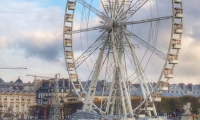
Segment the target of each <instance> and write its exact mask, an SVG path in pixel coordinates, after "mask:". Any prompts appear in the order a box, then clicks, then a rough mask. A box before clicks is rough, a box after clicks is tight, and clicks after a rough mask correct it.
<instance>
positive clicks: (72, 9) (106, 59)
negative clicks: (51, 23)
mask: <svg viewBox="0 0 200 120" xmlns="http://www.w3.org/2000/svg"><path fill="white" fill-rule="evenodd" d="M165 2H166V3H165ZM182 23H183V6H182V0H171V1H160V0H68V1H67V5H66V10H65V18H64V30H63V38H64V40H63V43H64V52H65V61H66V68H67V71H68V74H69V79H70V81H71V85H72V87H73V92H75V93H76V94H77V95H78V97H79V99H80V100H81V101H83V103H84V106H83V109H82V112H84V113H85V112H87V113H91V114H92V113H95V114H98V115H101V116H102V117H105V118H106V117H112V118H114V117H116V116H117V118H125V119H135V118H142V117H146V116H148V117H149V118H151V117H155V118H157V117H158V114H157V112H156V108H155V105H154V102H159V101H161V97H160V93H161V92H162V91H165V90H168V84H169V80H170V79H171V78H173V74H174V67H175V65H176V64H177V63H178V54H179V50H180V49H181V35H182V32H183V25H182ZM154 82H155V83H156V84H154ZM138 92H139V93H141V95H140V96H141V100H140V102H139V104H134V105H133V102H132V100H131V98H132V97H133V96H134V95H136V94H137V93H138ZM96 96H98V98H97V97H96ZM96 99H98V100H99V101H100V102H99V103H96V102H95V100H96ZM84 113H82V115H85V114H84ZM80 116H81V115H80V114H79V117H80ZM88 116H89V115H88ZM107 119H110V118H107Z"/></svg>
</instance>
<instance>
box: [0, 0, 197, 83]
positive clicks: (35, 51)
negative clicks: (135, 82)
mask: <svg viewBox="0 0 200 120" xmlns="http://www.w3.org/2000/svg"><path fill="white" fill-rule="evenodd" d="M66 1H67V0H59V1H55V0H9V1H8V0H0V18H1V19H0V55H1V57H0V66H8V67H10V66H14V67H26V68H28V69H26V70H15V69H10V70H4V69H0V78H2V79H3V80H5V81H7V82H9V81H15V80H17V79H18V76H20V78H21V79H22V80H23V81H25V82H28V81H30V82H32V81H33V79H34V77H28V76H26V74H34V75H40V76H48V77H54V75H55V74H57V73H60V74H61V77H62V78H68V73H67V71H66V67H65V61H64V53H63V38H62V37H63V36H62V34H63V33H62V32H63V19H64V11H65V7H66ZM199 4H200V1H199V0H192V1H187V0H183V5H184V24H183V25H184V33H183V36H182V49H181V50H180V54H179V64H178V65H177V66H176V67H175V71H174V78H173V79H171V80H170V83H186V84H187V83H193V84H200V55H199V52H200V34H199V31H200V15H199V14H200V9H199ZM166 10H168V9H167V8H166ZM170 10H171V8H170Z"/></svg>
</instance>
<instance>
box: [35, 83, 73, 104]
mask: <svg viewBox="0 0 200 120" xmlns="http://www.w3.org/2000/svg"><path fill="white" fill-rule="evenodd" d="M34 83H35V84H34V86H35V88H36V89H37V90H36V103H37V104H43V99H44V98H47V104H50V103H52V101H53V99H54V98H53V93H54V85H55V80H53V79H49V80H35V81H34ZM57 89H58V90H57V91H58V96H59V98H60V99H61V97H62V98H63V100H64V101H65V102H67V101H68V99H67V98H68V97H67V96H68V94H69V93H70V84H69V80H68V79H59V81H58V88H57Z"/></svg>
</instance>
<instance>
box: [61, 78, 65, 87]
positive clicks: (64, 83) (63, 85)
mask: <svg viewBox="0 0 200 120" xmlns="http://www.w3.org/2000/svg"><path fill="white" fill-rule="evenodd" d="M62 82H63V88H65V79H63V80H62Z"/></svg>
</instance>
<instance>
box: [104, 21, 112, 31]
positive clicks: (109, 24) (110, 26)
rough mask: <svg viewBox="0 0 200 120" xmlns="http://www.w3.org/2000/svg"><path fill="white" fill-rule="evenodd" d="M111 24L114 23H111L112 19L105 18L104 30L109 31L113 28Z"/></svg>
mask: <svg viewBox="0 0 200 120" xmlns="http://www.w3.org/2000/svg"><path fill="white" fill-rule="evenodd" d="M113 23H114V21H113V19H112V18H107V19H106V20H105V24H104V25H105V30H106V31H110V30H111V29H112V28H113Z"/></svg>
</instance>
